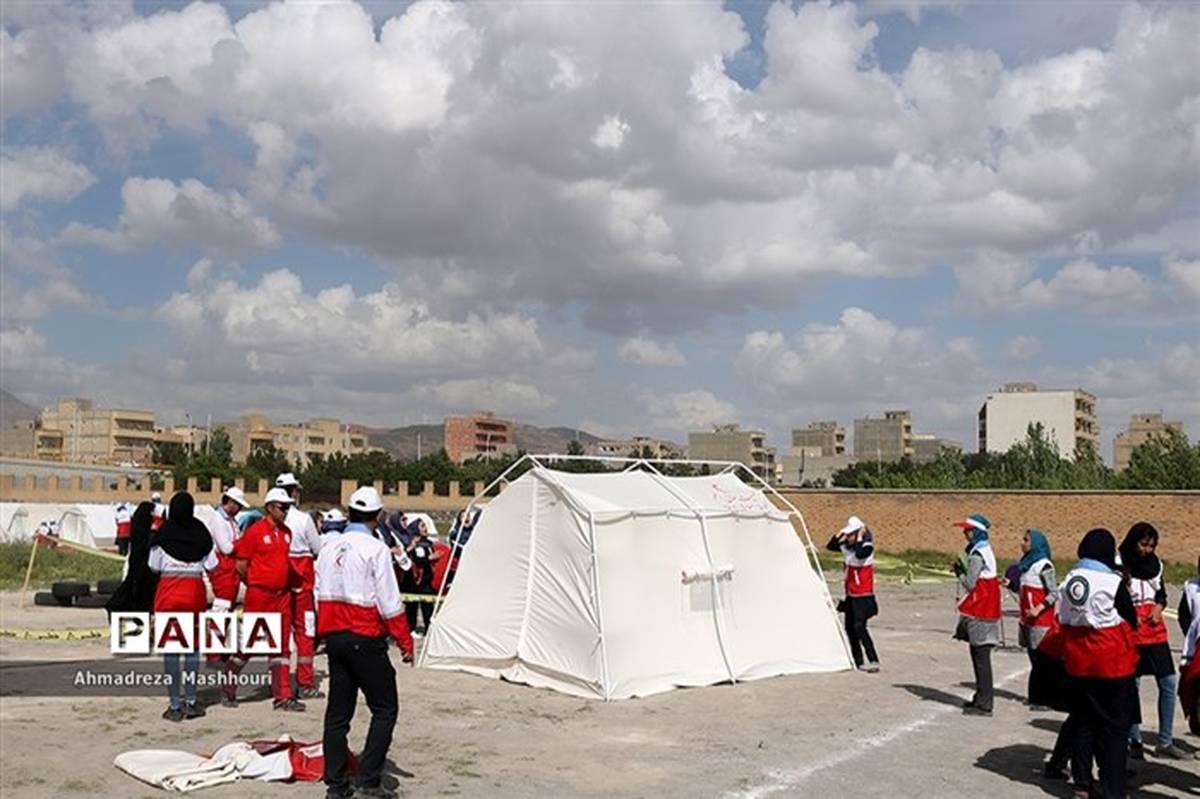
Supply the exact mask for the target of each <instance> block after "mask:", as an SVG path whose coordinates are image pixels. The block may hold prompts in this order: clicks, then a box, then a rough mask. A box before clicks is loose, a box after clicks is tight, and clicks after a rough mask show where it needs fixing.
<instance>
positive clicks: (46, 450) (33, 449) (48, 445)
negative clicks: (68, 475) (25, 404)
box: [0, 421, 63, 461]
mask: <svg viewBox="0 0 1200 799" xmlns="http://www.w3.org/2000/svg"><path fill="white" fill-rule="evenodd" d="M0 455H9V456H11V457H15V458H37V459H38V460H47V461H61V460H62V459H63V434H62V431H61V430H46V429H44V428H42V426H41V422H38V421H32V422H18V423H17V424H14V425H12V426H10V427H8V428H5V429H4V430H0Z"/></svg>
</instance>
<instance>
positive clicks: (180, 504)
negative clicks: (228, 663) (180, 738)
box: [150, 491, 217, 721]
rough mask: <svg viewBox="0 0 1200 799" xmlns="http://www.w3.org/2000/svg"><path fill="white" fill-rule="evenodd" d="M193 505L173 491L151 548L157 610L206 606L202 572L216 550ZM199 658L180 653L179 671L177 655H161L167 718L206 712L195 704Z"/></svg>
mask: <svg viewBox="0 0 1200 799" xmlns="http://www.w3.org/2000/svg"><path fill="white" fill-rule="evenodd" d="M195 508H196V502H195V500H194V499H192V495H191V494H189V493H187V492H186V491H180V492H179V493H178V494H176V495H175V496H173V497H171V505H170V510H169V511H168V512H167V521H166V523H165V524H163V526H162V529H161V530H159V531H158V536H157V537H156V538H155V540H154V546H153V547H152V548H151V549H150V569H151V570H152V571H155V572H158V573H159V574H161V575H162V577H161V579H160V580H159V581H158V589H157V590H156V591H155V593H154V612H155V613H191V614H197V615H196V616H195V618H197V619H198V618H199V615H198V614H200V613H203V612H204V611H205V609H206V608H207V607H208V591H207V590H206V589H205V587H204V572H205V571H208V570H211V569H215V568H216V567H217V555H216V549H215V548H214V547H213V540H212V534H211V533H209V531H208V527H207V526H206V525H205V524H204V522H202V521H200V520H199V519H197V518H196V517H195V516H194V515H193V513H194V512H195ZM199 658H200V656H199V654H198V653H197V652H195V651H192V652H189V653H188V654H186V655H184V656H183V669H184V671H183V673H181V672H180V668H179V655H178V654H171V655H163V667H164V669H165V670H166V673H167V674H168V675H169V677H170V679H169V680H168V682H167V695H168V697H169V698H170V705H169V706H168V707H167V710H166V712H164V713H163V718H165V719H167V720H168V721H182V720H183V719H185V718H186V719H193V718H198V717H199V716H203V715H204V708H202V707H200V706H198V705H197V704H196V672H197V670H198V667H199V665H200V663H199ZM181 682H182V683H183V687H184V689H185V691H186V696H187V704H186V705H185V704H183V703H182V702H181V701H180V691H179V688H180V683H181Z"/></svg>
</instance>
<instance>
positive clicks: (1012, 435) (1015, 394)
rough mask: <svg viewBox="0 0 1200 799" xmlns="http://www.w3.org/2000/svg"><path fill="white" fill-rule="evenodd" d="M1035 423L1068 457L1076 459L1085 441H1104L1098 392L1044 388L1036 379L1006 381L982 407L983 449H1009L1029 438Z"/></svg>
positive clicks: (983, 450) (980, 443)
mask: <svg viewBox="0 0 1200 799" xmlns="http://www.w3.org/2000/svg"><path fill="white" fill-rule="evenodd" d="M1031 424H1041V425H1042V427H1043V428H1044V429H1045V430H1046V434H1047V435H1048V436H1049V437H1050V440H1051V441H1054V442H1055V443H1056V444H1057V445H1058V451H1059V453H1060V454H1061V455H1062V456H1063V457H1064V458H1068V459H1074V457H1075V452H1076V450H1077V449H1078V447H1079V446H1080V445H1081V444H1084V443H1085V442H1086V443H1088V444H1090V445H1091V446H1093V447H1098V445H1099V442H1100V424H1099V422H1098V421H1097V420H1096V397H1095V396H1094V395H1092V394H1090V393H1088V392H1086V391H1084V390H1083V389H1079V388H1076V389H1055V390H1048V391H1043V390H1039V389H1038V387H1037V385H1036V384H1034V383H1006V384H1005V385H1004V386H1002V387H1001V388H1000V390H999V391H997V392H996V393H995V394H991V395H989V396H988V398H987V401H986V402H984V403H983V406H982V407H981V408H980V409H979V417H978V428H977V429H978V438H979V451H980V452H1006V451H1008V450H1009V449H1010V448H1011V447H1012V446H1013V445H1014V444H1018V443H1020V442H1021V441H1024V440H1025V436H1026V434H1027V431H1028V429H1029V426H1030V425H1031Z"/></svg>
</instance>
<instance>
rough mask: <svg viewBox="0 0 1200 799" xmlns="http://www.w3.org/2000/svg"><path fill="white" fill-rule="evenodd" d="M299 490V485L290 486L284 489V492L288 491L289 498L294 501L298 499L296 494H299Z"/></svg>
mask: <svg viewBox="0 0 1200 799" xmlns="http://www.w3.org/2000/svg"><path fill="white" fill-rule="evenodd" d="M299 490H300V486H299V485H290V486H288V487H287V488H285V489H284V491H286V492H287V495H288V496H289V497H291V498H292V499H295V498H296V492H298V491H299Z"/></svg>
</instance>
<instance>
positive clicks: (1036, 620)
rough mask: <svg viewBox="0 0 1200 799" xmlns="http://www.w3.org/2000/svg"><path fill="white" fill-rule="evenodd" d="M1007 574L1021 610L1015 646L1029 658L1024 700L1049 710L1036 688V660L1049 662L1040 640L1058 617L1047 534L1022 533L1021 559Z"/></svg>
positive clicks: (1056, 582) (1053, 626)
mask: <svg viewBox="0 0 1200 799" xmlns="http://www.w3.org/2000/svg"><path fill="white" fill-rule="evenodd" d="M1010 572H1011V573H1012V574H1013V577H1014V578H1015V579H1014V580H1013V581H1012V582H1011V583H1010V584H1009V588H1010V589H1012V590H1013V591H1015V592H1016V594H1017V603H1018V606H1019V607H1020V617H1019V627H1018V633H1017V640H1018V643H1019V644H1020V645H1021V646H1022V647H1024V648H1025V651H1026V652H1027V653H1028V654H1029V666H1030V671H1029V683H1028V691H1027V694H1026V695H1027V696H1028V697H1029V704H1030V705H1033V706H1040V707H1048V706H1050V702H1049V701H1045V700H1046V699H1047V697H1045V696H1037V697H1035V696H1034V695H1035V694H1039V693H1042V692H1041V691H1039V690H1038V688H1039V686H1037V685H1035V682H1036V679H1035V677H1036V676H1037V675H1038V673H1039V671H1040V669H1039V666H1040V665H1043V664H1041V663H1039V660H1041V659H1043V658H1045V659H1050V658H1049V656H1048V655H1046V654H1044V653H1039V652H1038V647H1039V646H1041V643H1042V639H1044V638H1045V637H1046V635H1047V634H1048V633H1050V632H1051V631H1052V630H1053V629H1054V628H1055V627H1057V626H1058V616H1057V614H1055V612H1054V603H1055V602H1057V601H1058V581H1057V580H1056V579H1055V577H1056V575H1055V573H1054V561H1053V560H1052V559H1051V554H1050V541H1049V540H1048V539H1047V538H1046V534H1045V533H1043V532H1042V531H1041V530H1038V529H1037V528H1034V527H1031V528H1029V529H1028V530H1026V531H1025V537H1024V538H1022V539H1021V559H1020V560H1019V561H1017V562H1016V563H1015V564H1014V565H1013V566H1012V568H1011V569H1010Z"/></svg>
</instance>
